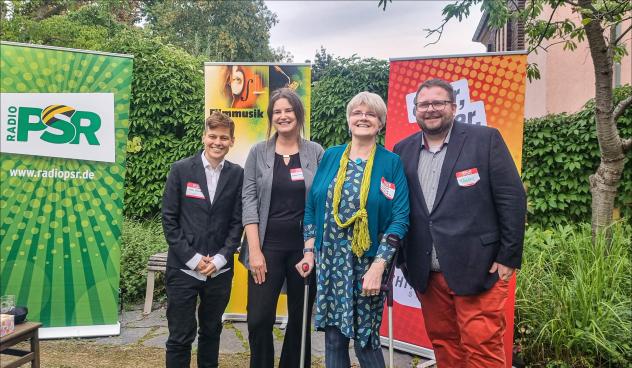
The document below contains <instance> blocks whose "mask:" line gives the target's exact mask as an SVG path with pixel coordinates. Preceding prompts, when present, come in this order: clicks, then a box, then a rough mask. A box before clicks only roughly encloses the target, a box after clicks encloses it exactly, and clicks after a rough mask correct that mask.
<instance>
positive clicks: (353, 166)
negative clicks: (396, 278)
mask: <svg viewBox="0 0 632 368" xmlns="http://www.w3.org/2000/svg"><path fill="white" fill-rule="evenodd" d="M365 166H366V161H365V162H362V163H360V164H357V163H355V162H354V161H352V160H349V163H348V165H347V172H346V179H345V183H344V185H343V187H342V196H341V200H340V208H339V216H340V220H341V221H342V222H345V221H347V219H349V218H350V217H351V216H353V214H354V213H355V212H356V211H357V209H358V208H359V207H360V184H361V182H362V173H363V172H364V167H365ZM335 182H336V178H335V177H334V179H333V180H332V182H331V183H330V184H329V189H328V190H327V201H326V205H325V206H326V207H325V209H326V210H325V225H324V232H323V241H322V246H321V249H320V252H318V253H317V254H316V277H317V278H318V279H317V282H316V285H317V291H316V318H315V321H314V325H315V327H316V328H317V329H319V330H324V329H325V327H327V326H334V327H337V328H338V329H340V331H341V332H342V334H343V335H345V336H346V337H348V338H350V339H354V340H355V341H356V342H359V343H360V344H361V346H362V347H366V346H367V345H368V344H371V345H370V346H371V347H372V348H373V349H377V348H378V347H379V346H380V339H379V330H380V325H381V323H382V309H383V307H384V297H385V295H384V293H380V295H377V296H362V295H361V293H362V277H363V276H364V274H365V273H366V272H367V271H368V270H369V267H370V266H371V263H372V262H373V259H374V258H373V257H360V258H358V257H356V255H355V254H353V252H352V251H351V241H352V237H353V226H349V227H348V228H346V229H343V228H340V227H338V225H337V224H336V221H335V220H334V216H333V209H332V203H333V197H334V196H333V191H334V185H335ZM369 216H371V214H369ZM304 236H305V239H306V240H307V239H309V238H313V237H315V236H316V229H315V227H314V225H307V226H306V227H305V234H304ZM393 254H394V250H393V248H391V247H390V246H389V245H388V244H386V241H385V237H384V238H383V239H382V240H381V243H380V246H379V248H378V250H377V254H376V256H375V257H376V258H378V257H381V258H383V259H385V260H386V261H387V262H390V260H391V259H392V258H393ZM386 273H387V272H386V271H385V272H384V277H386Z"/></svg>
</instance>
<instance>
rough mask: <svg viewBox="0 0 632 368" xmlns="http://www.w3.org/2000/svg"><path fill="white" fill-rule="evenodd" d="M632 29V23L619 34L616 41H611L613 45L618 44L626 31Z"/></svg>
mask: <svg viewBox="0 0 632 368" xmlns="http://www.w3.org/2000/svg"><path fill="white" fill-rule="evenodd" d="M631 30H632V25H631V26H629V27H628V28H627V29H626V30H625V31H623V32H621V34H620V35H619V37H617V39H616V40H614V42H612V43H611V45H616V44H618V43H619V41H621V40H622V39H623V36H625V34H626V33H628V32H630V31H631Z"/></svg>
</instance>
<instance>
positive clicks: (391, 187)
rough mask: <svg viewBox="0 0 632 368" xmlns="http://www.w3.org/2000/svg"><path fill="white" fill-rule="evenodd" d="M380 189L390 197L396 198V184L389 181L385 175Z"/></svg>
mask: <svg viewBox="0 0 632 368" xmlns="http://www.w3.org/2000/svg"><path fill="white" fill-rule="evenodd" d="M380 191H381V192H382V194H384V196H385V197H386V198H388V199H393V198H395V184H394V183H389V182H388V181H386V179H384V177H383V176H382V181H381V182H380Z"/></svg>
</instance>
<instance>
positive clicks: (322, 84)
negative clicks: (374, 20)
mask: <svg viewBox="0 0 632 368" xmlns="http://www.w3.org/2000/svg"><path fill="white" fill-rule="evenodd" d="M329 62H330V64H329V65H328V66H326V67H325V69H324V70H323V71H322V72H320V73H321V74H322V75H321V76H320V77H319V78H320V79H319V80H318V82H314V84H313V87H312V115H311V124H312V127H311V130H310V131H311V135H312V136H311V139H312V140H313V141H316V142H318V143H320V145H322V146H323V148H328V147H331V146H333V145H337V144H342V143H346V142H348V141H349V140H350V139H351V137H350V136H349V133H348V127H347V103H348V102H349V100H351V98H352V97H353V96H355V95H356V94H357V93H358V92H362V91H369V92H373V93H377V94H378V95H380V96H381V97H382V98H383V99H384V102H386V95H387V92H388V62H386V61H384V60H377V59H360V58H359V57H356V56H354V57H351V58H336V59H335V60H333V61H331V60H330V61H329ZM378 142H379V143H380V144H384V131H382V132H381V134H380V135H379V136H378Z"/></svg>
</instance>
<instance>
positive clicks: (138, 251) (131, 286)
mask: <svg viewBox="0 0 632 368" xmlns="http://www.w3.org/2000/svg"><path fill="white" fill-rule="evenodd" d="M121 243H122V244H121V281H120V287H121V295H122V299H123V302H124V303H134V302H138V301H140V300H142V298H144V296H145V286H146V282H147V261H148V260H149V257H150V256H151V255H153V254H156V253H160V252H165V251H167V242H166V241H165V237H164V235H163V232H162V226H161V224H160V222H159V221H157V220H151V221H143V222H139V221H134V220H129V219H126V220H125V221H124V222H123V237H122V242H121ZM155 287H156V289H155V294H156V295H160V294H164V279H163V275H158V277H157V278H156V283H155Z"/></svg>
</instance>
